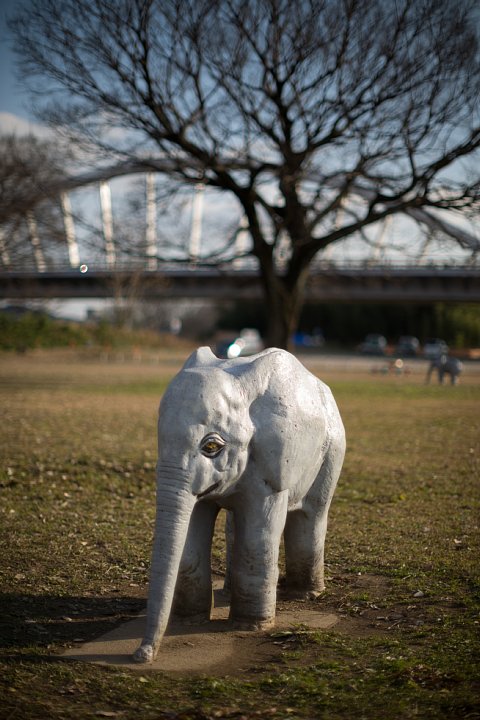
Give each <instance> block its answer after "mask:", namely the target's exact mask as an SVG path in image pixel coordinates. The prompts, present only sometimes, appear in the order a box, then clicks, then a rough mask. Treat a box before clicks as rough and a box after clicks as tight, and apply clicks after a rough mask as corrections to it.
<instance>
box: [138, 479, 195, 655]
mask: <svg viewBox="0 0 480 720" xmlns="http://www.w3.org/2000/svg"><path fill="white" fill-rule="evenodd" d="M161 473H162V470H161V469H159V484H158V489H157V515H156V521H155V537H154V541H153V551H152V563H151V568H150V584H149V590H148V601H147V625H146V630H145V637H144V639H143V641H142V643H141V645H140V647H139V648H138V649H137V650H136V652H135V654H134V656H133V657H134V660H135V661H136V662H139V663H140V662H141V663H147V662H151V661H152V660H154V658H155V656H156V654H157V651H158V647H159V645H160V642H161V640H162V637H163V635H164V633H165V628H166V626H167V623H168V619H169V616H170V610H171V607H172V602H173V596H174V592H175V584H176V581H177V576H178V571H179V567H180V561H181V558H182V553H183V549H184V546H185V540H186V537H187V532H188V526H189V523H190V517H191V514H192V510H193V507H194V505H195V496H194V495H192V493H191V491H190V489H189V487H188V482H187V480H186V478H185V477H184V476H183V474H182V477H181V483H179V478H178V476H177V477H176V478H173V477H169V476H171V475H172V471H171V470H170V472H169V473H168V471H167V473H168V475H167V478H166V479H164V478H163V477H162V475H161Z"/></svg>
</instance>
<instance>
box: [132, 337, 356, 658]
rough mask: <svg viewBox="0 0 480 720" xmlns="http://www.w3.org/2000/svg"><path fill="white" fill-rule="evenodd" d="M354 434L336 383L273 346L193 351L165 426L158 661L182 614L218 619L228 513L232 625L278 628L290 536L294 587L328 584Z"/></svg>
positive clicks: (149, 650) (151, 605) (153, 621)
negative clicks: (215, 546) (216, 567)
mask: <svg viewBox="0 0 480 720" xmlns="http://www.w3.org/2000/svg"><path fill="white" fill-rule="evenodd" d="M344 454H345V432H344V428H343V424H342V420H341V418H340V414H339V411H338V408H337V405H336V403H335V400H334V398H333V395H332V393H331V391H330V389H329V387H328V386H327V385H325V384H324V383H322V382H321V381H320V380H318V379H317V378H316V377H315V376H314V375H312V374H311V373H310V372H308V370H306V369H305V368H304V367H303V365H302V364H301V363H300V362H299V361H298V360H297V359H296V358H295V357H294V356H293V355H291V354H290V353H288V352H286V351H284V350H278V349H276V348H269V349H267V350H264V351H263V352H261V353H259V354H257V355H253V356H250V357H239V358H236V359H231V360H220V359H219V358H217V357H216V356H215V355H214V354H213V353H212V351H211V350H210V348H208V347H202V348H199V349H198V350H196V351H195V352H194V353H193V354H192V355H191V356H190V357H189V358H188V360H187V361H186V363H185V365H184V366H183V368H182V369H181V370H180V372H179V373H178V374H177V375H176V377H175V378H174V379H173V380H172V382H171V383H170V385H169V386H168V388H167V390H166V392H165V394H164V396H163V398H162V400H161V403H160V411H159V420H158V464H157V509H156V522H155V536H154V541H153V551H152V562H151V569H150V584H149V592H148V602H147V620H146V630H145V636H144V639H143V641H142V643H141V645H140V647H139V648H138V650H137V651H136V652H135V654H134V659H135V660H136V661H137V662H142V663H146V662H151V661H152V660H153V659H154V658H155V656H156V653H157V651H158V647H159V644H160V642H161V639H162V637H163V634H164V632H165V628H166V626H167V622H168V619H169V616H170V612H171V609H172V605H173V604H174V611H175V612H176V613H178V614H181V615H183V616H186V617H189V618H191V619H192V618H194V619H195V620H200V619H204V620H209V619H210V611H211V604H212V580H211V567H210V552H211V543H212V537H213V532H214V526H215V520H216V517H217V514H218V512H219V510H220V508H226V509H227V511H228V515H229V516H231V518H232V520H233V522H232V525H233V530H232V534H233V542H232V544H231V547H229V551H228V553H227V554H228V555H229V556H230V563H229V564H230V566H229V569H228V573H227V574H228V577H229V585H230V592H231V602H230V620H231V621H232V622H233V624H234V627H237V628H241V629H252V630H253V629H264V628H268V627H271V626H272V625H274V622H275V605H276V589H277V581H278V556H279V546H280V541H281V536H282V533H283V534H284V544H285V562H286V583H287V587H288V588H289V589H290V590H291V591H292V592H293V593H296V594H297V595H300V596H302V597H306V596H308V594H309V593H319V592H320V591H321V590H323V588H324V571H323V558H324V543H325V534H326V530H327V514H328V509H329V506H330V502H331V500H332V495H333V492H334V490H335V486H336V483H337V480H338V477H339V475H340V471H341V468H342V464H343V458H344Z"/></svg>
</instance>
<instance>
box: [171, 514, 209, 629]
mask: <svg viewBox="0 0 480 720" xmlns="http://www.w3.org/2000/svg"><path fill="white" fill-rule="evenodd" d="M217 514H218V507H217V506H216V505H215V504H214V503H208V502H205V501H204V502H199V503H197V505H196V506H195V508H194V510H193V513H192V517H191V519H190V525H189V528H188V534H187V539H186V542H185V547H184V550H183V554H182V560H181V563H180V568H179V573H178V578H177V584H176V587H175V599H174V605H173V611H174V613H175V614H176V615H180V616H182V617H189V618H191V619H192V620H193V619H195V620H209V619H210V612H211V609H212V573H211V564H210V555H211V547H212V537H213V531H214V528H215V520H216V517H217Z"/></svg>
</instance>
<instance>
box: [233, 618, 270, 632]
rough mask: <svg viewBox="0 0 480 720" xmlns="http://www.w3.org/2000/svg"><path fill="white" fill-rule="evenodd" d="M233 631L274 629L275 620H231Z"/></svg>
mask: <svg viewBox="0 0 480 720" xmlns="http://www.w3.org/2000/svg"><path fill="white" fill-rule="evenodd" d="M231 622H232V625H233V628H234V630H247V631H257V632H258V631H259V630H270V629H271V628H273V627H275V618H274V617H273V618H269V619H262V620H259V619H255V618H231Z"/></svg>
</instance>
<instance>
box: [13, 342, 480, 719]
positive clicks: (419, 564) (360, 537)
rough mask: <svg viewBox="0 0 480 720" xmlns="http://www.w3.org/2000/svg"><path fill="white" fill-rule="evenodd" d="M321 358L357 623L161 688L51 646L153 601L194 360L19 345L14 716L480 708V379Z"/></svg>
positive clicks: (463, 713) (342, 584)
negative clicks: (162, 404)
mask: <svg viewBox="0 0 480 720" xmlns="http://www.w3.org/2000/svg"><path fill="white" fill-rule="evenodd" d="M306 361H307V364H310V365H311V366H312V368H313V369H314V370H315V371H318V372H319V374H321V376H322V378H323V379H325V380H326V381H327V382H328V383H329V384H330V385H331V386H332V389H333V390H334V393H335V395H336V397H337V401H338V404H339V406H340V409H341V412H342V415H343V418H344V421H345V425H346V428H347V435H348V453H347V458H346V462H345V467H344V472H343V474H342V478H341V482H340V484H339V487H338V490H337V493H336V496H335V499H334V503H333V506H332V510H331V518H330V526H329V535H328V548H327V562H328V575H329V583H328V589H327V592H326V594H325V596H324V597H323V598H322V599H321V600H320V601H319V604H320V608H321V609H322V610H324V609H326V610H328V611H334V612H337V613H339V614H340V615H341V616H342V618H343V620H342V622H341V623H340V624H339V626H338V627H337V628H336V629H334V630H333V631H330V632H328V633H321V634H318V635H316V634H302V633H298V634H297V635H295V636H293V637H292V638H291V641H289V642H288V643H285V646H284V648H283V649H282V654H281V656H280V657H279V658H278V657H277V660H276V662H275V663H272V664H271V665H269V666H266V667H263V668H262V667H252V668H251V669H249V671H248V672H244V673H243V674H242V675H240V676H238V677H227V678H192V677H188V678H180V679H178V678H177V679H172V678H169V677H166V676H163V675H162V674H158V675H155V676H148V678H144V680H146V682H143V680H141V677H142V676H139V675H138V674H130V673H128V672H120V671H117V670H111V669H104V668H99V667H92V666H86V665H80V664H78V665H77V664H62V663H59V662H57V661H55V662H52V661H51V660H50V659H49V658H50V657H51V655H52V654H53V653H54V652H57V651H58V650H59V649H61V647H62V646H65V645H69V644H72V643H74V642H75V641H79V640H80V639H84V640H88V639H91V638H93V637H95V636H96V635H98V634H100V633H101V632H103V631H104V630H106V629H108V628H110V627H112V625H113V624H114V623H116V622H118V621H119V620H120V619H122V618H126V617H128V616H130V615H131V614H132V613H134V612H135V611H137V610H138V609H139V608H140V607H142V605H143V598H144V596H145V590H146V583H147V576H148V564H149V555H150V541H151V531H152V522H153V512H154V511H153V493H154V464H155V444H156V438H155V422H156V413H157V406H158V400H159V397H160V394H161V392H162V391H163V388H164V387H165V384H166V383H167V381H168V379H169V378H170V377H171V375H172V374H173V372H174V371H175V370H176V369H177V368H178V367H179V364H180V362H181V357H180V356H176V355H173V354H168V355H161V356H158V355H156V356H154V357H148V358H142V360H141V361H140V360H139V359H138V358H137V360H131V359H130V360H129V361H128V362H120V358H117V362H115V363H111V362H106V361H102V359H101V358H97V359H88V360H85V359H83V360H82V361H81V362H80V361H78V359H76V358H75V357H72V356H70V355H68V354H58V353H51V354H50V353H43V354H36V355H32V356H24V357H15V356H7V355H5V356H2V357H1V358H0V387H1V390H2V420H3V422H2V430H1V433H0V457H1V458H2V464H1V474H0V497H1V504H0V543H1V547H2V562H1V564H0V572H1V583H2V617H1V620H0V632H1V636H2V649H1V657H0V662H1V666H2V672H1V676H0V694H1V696H0V716H2V717H6V718H17V717H18V718H20V717H21V718H32V719H33V718H35V719H36V718H64V717H65V718H71V717H76V718H89V717H102V716H103V717H120V718H130V717H132V718H133V717H134V716H135V717H138V708H139V707H140V706H141V707H142V712H141V716H142V717H145V718H158V717H161V718H162V717H165V718H209V717H217V718H221V717H232V718H233V717H241V716H245V717H248V718H250V717H252V718H253V717H274V718H284V717H291V718H297V717H298V718H312V717H328V718H329V719H330V718H363V717H365V718H369V719H370V718H379V719H380V718H387V717H388V718H389V717H392V718H393V717H395V718H414V717H415V718H418V717H423V718H433V717H435V718H447V717H448V718H449V720H450V719H451V718H474V717H480V705H479V702H478V698H479V690H480V684H479V682H478V674H477V667H478V660H479V657H478V651H479V647H478V630H479V622H480V617H479V599H480V598H479V595H480V593H479V590H480V584H479V560H478V558H479V551H480V547H479V528H478V524H479V517H480V513H479V510H480V491H479V485H478V479H479V474H480V473H479V469H480V468H479V465H480V460H479V456H480V445H479V437H480V432H479V431H480V420H479V412H478V408H479V401H480V382H479V378H480V373H478V371H477V369H476V366H473V365H472V366H469V367H468V368H467V369H466V371H465V373H464V376H463V377H462V383H461V385H460V386H458V387H449V386H447V387H439V386H437V385H431V386H429V387H426V386H424V384H423V380H424V367H423V366H421V365H420V364H417V365H413V366H412V372H411V374H409V375H401V376H396V375H390V374H386V375H383V374H380V373H374V374H373V373H372V372H371V369H372V367H373V366H374V365H375V366H376V362H374V361H372V362H370V361H369V362H368V363H363V365H361V366H358V365H355V366H353V367H352V366H351V364H348V363H347V361H346V360H345V361H343V360H341V361H340V360H338V361H337V362H336V363H331V362H330V361H328V360H326V359H325V360H322V361H320V362H317V361H314V359H312V358H307V359H306ZM342 363H345V364H344V365H342ZM221 550H222V542H221V539H220V538H217V542H216V551H215V559H214V562H215V567H216V568H217V569H218V570H220V569H221V566H222V559H221ZM139 678H140V679H139Z"/></svg>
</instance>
